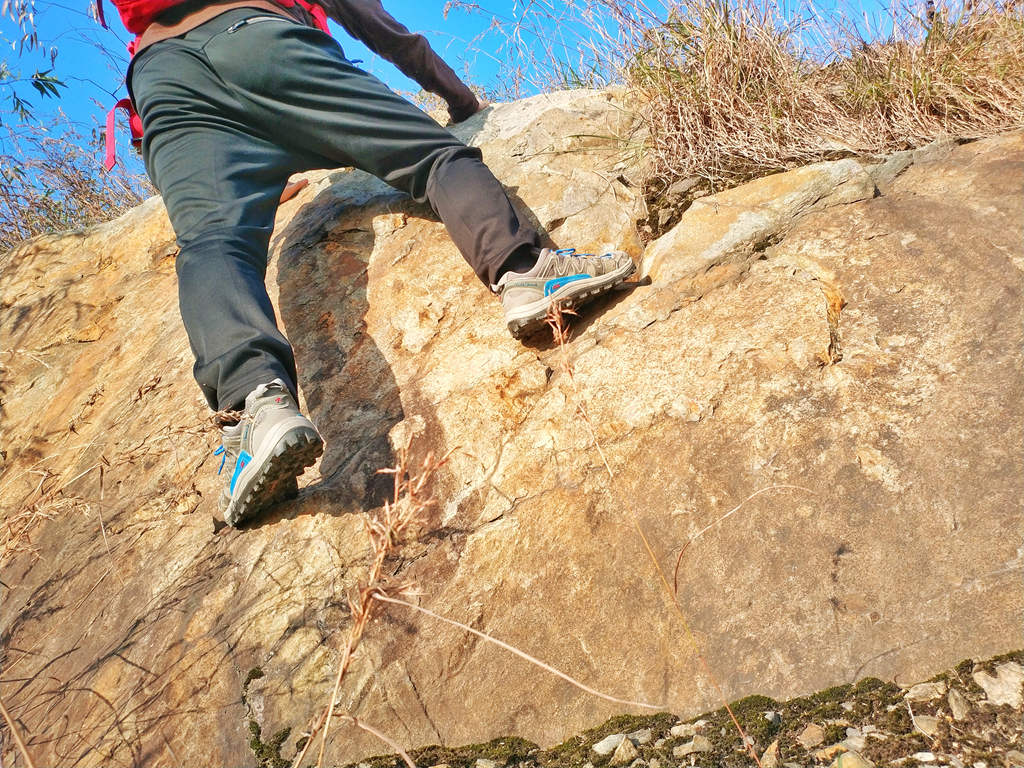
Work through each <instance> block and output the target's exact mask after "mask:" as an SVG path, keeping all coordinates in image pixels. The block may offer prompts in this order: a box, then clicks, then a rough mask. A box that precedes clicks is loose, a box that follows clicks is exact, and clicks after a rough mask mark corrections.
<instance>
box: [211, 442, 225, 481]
mask: <svg viewBox="0 0 1024 768" xmlns="http://www.w3.org/2000/svg"><path fill="white" fill-rule="evenodd" d="M213 455H214V456H220V457H221V459H220V466H219V467H217V474H218V475H219V474H220V473H221V472H223V471H224V462H226V461H227V460H228V450H227V448H225V447H224V446H223V445H222V446H221V447H220V448H218V449H217V450H216V451H214V452H213Z"/></svg>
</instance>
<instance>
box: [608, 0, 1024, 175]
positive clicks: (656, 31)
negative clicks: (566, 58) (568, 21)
mask: <svg viewBox="0 0 1024 768" xmlns="http://www.w3.org/2000/svg"><path fill="white" fill-rule="evenodd" d="M694 8H695V10H692V11H689V12H688V13H687V15H686V16H685V17H682V16H681V17H678V18H676V17H673V18H670V19H669V20H668V21H667V22H666V23H664V24H662V25H659V26H657V27H654V28H651V29H650V30H648V34H647V39H646V41H645V43H644V45H643V46H642V47H641V48H640V49H638V50H637V52H636V54H637V55H636V57H635V59H634V61H633V62H632V64H631V65H630V66H629V68H628V69H627V72H626V76H627V82H628V84H629V85H630V87H631V89H632V90H633V92H634V94H635V95H636V97H637V99H638V101H639V102H640V103H642V104H644V108H643V115H644V118H645V123H646V125H647V127H648V128H649V130H650V138H649V150H650V152H651V154H652V158H653V161H654V162H653V165H652V168H653V172H654V173H655V174H656V175H657V176H658V177H659V178H660V179H661V180H662V181H666V182H670V181H671V180H674V179H678V178H685V177H693V176H696V177H699V178H703V179H706V180H707V181H708V182H709V183H710V186H711V187H712V188H716V187H722V186H729V185H731V184H734V183H738V182H742V181H744V180H746V179H749V178H751V177H752V176H756V175H763V174H765V173H770V172H773V171H778V170H783V169H787V168H792V167H794V166H797V165H801V164H805V163H808V162H811V161H814V160H819V159H823V158H827V157H832V156H837V155H848V154H858V153H876V154H880V153H884V152H890V151H894V150H899V149H907V148H911V147H917V146H921V145H922V144H926V143H928V142H930V141H933V140H935V139H937V138H939V137H942V136H958V137H975V136H980V135H985V134H991V133H996V132H999V131H1003V130H1007V129H1011V128H1016V127H1020V126H1024V63H1022V62H1021V59H1020V51H1021V50H1022V49H1024V17H1022V15H1021V14H1020V12H1019V11H1017V10H1015V9H1014V8H1007V7H1002V6H997V5H994V4H989V5H987V6H985V7H984V9H983V8H982V6H978V5H976V6H975V8H974V10H972V11H962V12H959V13H955V12H953V11H950V10H946V11H940V12H939V13H938V14H937V15H936V16H935V17H934V21H933V22H931V23H929V22H927V20H924V19H921V18H918V17H917V16H915V15H913V14H912V13H911V12H909V11H904V12H903V14H901V15H894V16H893V17H892V18H891V20H890V21H891V24H892V30H891V31H890V32H889V33H888V34H886V35H885V36H884V37H881V36H876V35H872V34H870V33H868V32H866V31H864V30H863V29H861V27H860V26H858V24H856V23H855V22H854V21H852V20H851V19H850V18H847V17H843V16H835V15H831V16H828V17H822V16H815V17H812V18H810V19H805V20H803V21H802V22H801V21H794V20H792V19H788V18H784V17H783V16H782V14H781V13H780V11H779V10H778V7H777V6H775V5H774V4H770V5H768V6H766V7H765V8H758V7H756V6H754V5H752V4H747V3H741V4H737V5H735V6H733V7H730V8H727V9H726V8H723V7H722V6H720V5H718V4H714V3H710V2H706V1H703V2H701V3H699V4H697V5H696V6H694Z"/></svg>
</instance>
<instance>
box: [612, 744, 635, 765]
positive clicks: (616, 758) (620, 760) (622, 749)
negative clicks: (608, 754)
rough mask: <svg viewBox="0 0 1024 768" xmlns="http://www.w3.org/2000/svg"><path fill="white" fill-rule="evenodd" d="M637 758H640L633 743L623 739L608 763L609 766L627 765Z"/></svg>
mask: <svg viewBox="0 0 1024 768" xmlns="http://www.w3.org/2000/svg"><path fill="white" fill-rule="evenodd" d="M638 757H640V753H639V752H637V749H636V747H635V746H634V745H633V742H632V741H630V740H629V739H628V738H625V739H623V740H622V742H621V743H620V744H619V746H618V747H616V748H615V752H614V753H613V754H612V759H611V761H610V762H609V765H629V764H630V763H632V762H633V761H634V760H636V759H637V758H638Z"/></svg>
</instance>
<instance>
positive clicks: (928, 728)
mask: <svg viewBox="0 0 1024 768" xmlns="http://www.w3.org/2000/svg"><path fill="white" fill-rule="evenodd" d="M914 729H915V730H917V731H920V732H921V733H923V734H924V735H925V736H927V737H928V738H933V737H934V736H935V735H936V734H937V733H938V732H939V718H937V717H932V716H931V715H914Z"/></svg>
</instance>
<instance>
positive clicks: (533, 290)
mask: <svg viewBox="0 0 1024 768" xmlns="http://www.w3.org/2000/svg"><path fill="white" fill-rule="evenodd" d="M635 269H636V265H635V264H634V263H633V260H632V259H631V258H630V257H629V254H626V253H623V252H622V251H613V252H611V253H606V254H604V255H603V256H595V255H594V254H592V253H576V249H575V248H561V249H559V250H557V251H553V250H551V249H550V248H544V249H542V250H541V252H540V255H539V257H538V258H537V264H536V265H535V266H534V267H533V269H531V270H530V271H529V272H526V273H519V272H506V273H505V274H504V275H502V276H501V279H500V280H499V281H498V284H497V285H496V286H495V289H496V290H497V291H498V293H499V295H500V296H501V306H502V308H503V309H504V310H505V322H506V323H507V324H508V329H509V331H510V332H511V333H512V335H513V336H514V337H516V338H517V339H518V338H521V337H523V336H525V335H527V334H528V333H531V332H532V331H534V330H536V329H537V328H539V327H540V326H542V325H543V324H544V318H545V317H547V313H548V308H549V307H550V306H551V305H552V304H554V303H556V302H558V303H560V304H561V305H562V307H564V308H569V307H573V306H577V305H579V304H580V303H581V302H583V301H587V300H590V299H592V298H594V297H596V296H598V295H599V294H602V293H604V292H605V291H607V290H609V289H611V288H614V287H615V286H616V285H618V284H619V283H621V282H622V281H623V280H625V279H626V278H627V277H629V276H630V275H632V274H633V271H634V270H635Z"/></svg>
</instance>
